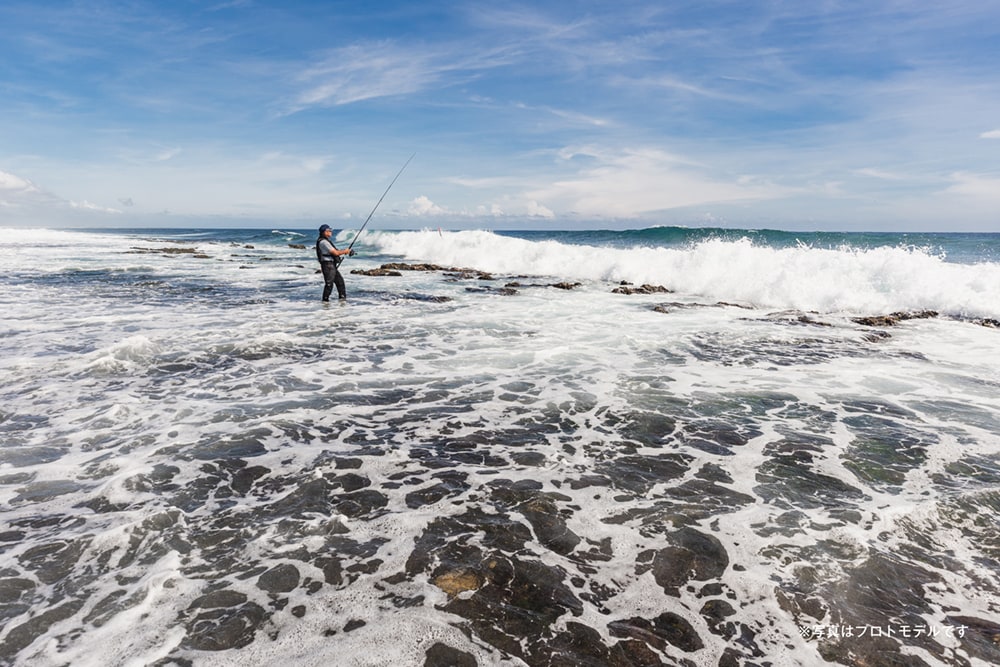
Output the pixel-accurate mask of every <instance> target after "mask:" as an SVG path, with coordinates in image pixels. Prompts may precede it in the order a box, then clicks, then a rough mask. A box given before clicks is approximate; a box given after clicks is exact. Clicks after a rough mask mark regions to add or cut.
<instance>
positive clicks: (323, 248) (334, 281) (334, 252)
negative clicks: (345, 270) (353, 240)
mask: <svg viewBox="0 0 1000 667" xmlns="http://www.w3.org/2000/svg"><path fill="white" fill-rule="evenodd" d="M331 236H333V230H332V229H330V225H320V227H319V238H318V239H316V259H318V260H319V265H320V267H321V268H322V269H323V283H324V284H323V301H329V300H330V293H331V292H333V286H334V285H336V286H337V296H338V297H340V298H341V299H346V298H347V290H346V289H345V287H344V277H343V276H341V275H340V271H338V270H337V267H338V266H340V263H341V262H342V261H343V260H342V259H341V257H343V256H344V255H353V254H354V251H353V250H351V249H350V248H345V249H343V250H338V249H337V246H335V245H333V242H332V241H331V240H330V237H331Z"/></svg>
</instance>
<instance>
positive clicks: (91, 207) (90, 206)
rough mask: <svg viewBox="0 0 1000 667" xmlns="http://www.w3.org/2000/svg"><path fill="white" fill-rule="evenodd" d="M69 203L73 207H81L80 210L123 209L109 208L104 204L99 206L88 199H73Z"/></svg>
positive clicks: (104, 210) (102, 210)
mask: <svg viewBox="0 0 1000 667" xmlns="http://www.w3.org/2000/svg"><path fill="white" fill-rule="evenodd" d="M69 205H70V206H71V207H72V208H75V209H80V210H83V211H95V212H98V213H121V211H119V210H118V209H116V208H107V207H104V206H98V205H97V204H92V203H90V202H89V201H87V200H86V199H85V200H83V201H79V202H78V201H71V202H70V203H69Z"/></svg>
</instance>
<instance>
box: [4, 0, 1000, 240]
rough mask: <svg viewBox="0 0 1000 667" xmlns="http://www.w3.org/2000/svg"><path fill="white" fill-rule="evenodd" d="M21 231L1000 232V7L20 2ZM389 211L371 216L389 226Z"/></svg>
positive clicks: (10, 97) (832, 2)
mask: <svg viewBox="0 0 1000 667" xmlns="http://www.w3.org/2000/svg"><path fill="white" fill-rule="evenodd" d="M0 26H2V29H0V227H4V226H6V227H11V226H49V227H188V226H209V227H220V226H222V227H225V226H234V227H276V228H277V227H288V226H297V227H302V228H304V227H311V226H313V225H315V224H316V223H317V222H329V223H330V224H332V225H333V226H335V227H352V226H357V225H359V224H360V223H361V222H362V221H363V220H364V219H365V218H366V217H367V216H368V214H369V213H370V212H371V211H372V208H373V207H374V206H375V203H376V202H377V201H378V200H379V198H380V197H381V196H382V195H383V193H384V192H385V190H386V188H387V187H388V186H389V184H390V183H391V182H392V179H393V178H394V177H395V176H396V175H397V173H398V172H399V170H400V168H401V167H402V166H403V164H404V163H406V161H407V159H409V158H410V157H411V156H413V159H412V161H411V162H410V163H409V164H408V166H407V167H406V169H405V170H404V171H403V173H402V174H400V175H399V179H398V180H397V181H396V183H395V184H394V185H393V186H392V188H391V189H390V190H389V191H388V193H387V194H386V196H385V199H384V201H383V202H382V204H381V205H380V207H379V209H378V211H377V214H376V216H377V218H376V219H377V220H378V225H380V226H383V227H385V228H393V229H409V228H437V227H444V228H447V229H466V228H485V229H503V228H513V229H531V228H544V229H586V228H604V229H624V228H641V227H647V226H653V225H661V224H662V225H683V226H688V227H743V228H773V229H788V230H844V231H852V230H865V231H985V232H1000V74H998V72H1000V70H998V65H1000V2H997V1H996V0H949V1H948V2H927V1H926V0H919V1H910V0H869V1H865V0H859V1H854V0H852V1H840V0H815V1H814V2H801V1H798V0H795V1H792V0H789V1H784V0H760V1H750V0H740V1H728V0H697V1H688V0H676V1H672V0H617V1H616V2H598V1H590V0H574V1H569V0H565V1H564V0H550V1H546V2H507V1H506V0H494V1H492V2H472V1H467V2H458V1H456V2H442V1H439V0H422V1H421V2H412V1H411V0H385V1H383V0H372V1H371V2H357V1H354V0H352V1H350V2H340V1H336V0H330V1H314V2H307V1H304V0H280V1H279V0H276V1H265V0H234V1H231V2H227V1H225V0H207V1H204V2H202V1H195V0H171V2H161V1H160V0H148V1H147V0H128V1H113V0H92V1H88V0H81V1H79V2H66V1H61V0H46V1H45V2H38V1H37V0H3V2H2V3H0ZM376 219H373V222H372V225H376V221H375V220H376Z"/></svg>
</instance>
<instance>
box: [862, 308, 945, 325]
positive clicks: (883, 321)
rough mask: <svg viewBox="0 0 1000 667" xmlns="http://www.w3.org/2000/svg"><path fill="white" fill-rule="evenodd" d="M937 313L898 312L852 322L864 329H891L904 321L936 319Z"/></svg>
mask: <svg viewBox="0 0 1000 667" xmlns="http://www.w3.org/2000/svg"><path fill="white" fill-rule="evenodd" d="M937 316H938V313H937V311H933V310H920V311H916V312H909V313H908V312H899V313H892V314H891V315H874V316H871V317H855V318H852V321H853V322H855V323H857V324H861V325H863V326H866V327H892V326H896V325H897V324H899V323H900V322H903V321H905V320H920V319H929V318H933V317H937Z"/></svg>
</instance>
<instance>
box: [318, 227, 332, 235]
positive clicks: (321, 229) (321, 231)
mask: <svg viewBox="0 0 1000 667" xmlns="http://www.w3.org/2000/svg"><path fill="white" fill-rule="evenodd" d="M328 229H330V225H320V226H319V233H320V234H322V233H323V232H325V231H326V230H328Z"/></svg>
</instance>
